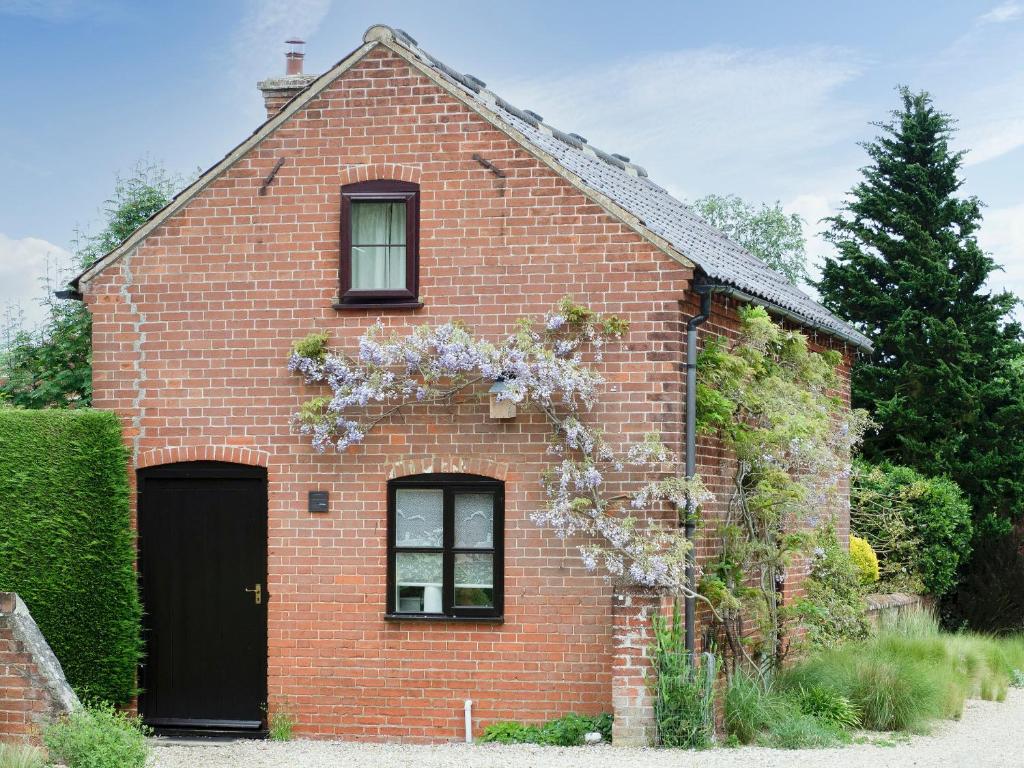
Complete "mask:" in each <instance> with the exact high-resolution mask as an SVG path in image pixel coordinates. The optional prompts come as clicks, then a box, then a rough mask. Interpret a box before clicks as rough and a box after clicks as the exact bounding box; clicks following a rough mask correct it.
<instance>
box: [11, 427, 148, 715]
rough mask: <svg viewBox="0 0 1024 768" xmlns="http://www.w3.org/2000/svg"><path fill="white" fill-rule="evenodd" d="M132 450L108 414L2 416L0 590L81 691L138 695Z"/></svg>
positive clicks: (117, 699) (121, 699)
mask: <svg viewBox="0 0 1024 768" xmlns="http://www.w3.org/2000/svg"><path fill="white" fill-rule="evenodd" d="M126 462H127V452H126V450H125V448H124V446H123V444H122V442H121V427H120V424H119V423H118V420H117V417H116V416H115V415H114V414H112V413H104V412H99V411H91V410H86V409H80V410H44V411H31V410H16V409H4V408H0V590H2V591H13V592H17V593H18V594H20V595H21V597H22V599H23V600H24V601H25V603H26V604H27V605H28V607H29V610H30V611H31V612H32V616H33V618H34V619H35V621H36V623H37V624H38V625H39V628H40V629H41V630H42V633H43V635H44V636H45V637H46V639H47V641H48V642H49V644H50V646H51V648H53V651H54V653H55V654H56V655H57V658H58V659H59V660H60V662H61V665H62V666H63V667H64V673H65V675H66V676H67V678H68V681H69V682H70V683H71V685H72V687H73V688H74V689H75V690H76V691H77V692H78V693H79V694H84V695H87V696H88V697H91V698H95V699H102V700H105V701H110V702H112V703H115V704H123V703H125V702H127V701H128V700H129V699H130V698H131V697H132V695H133V694H134V693H135V669H136V665H137V663H138V660H139V655H140V652H141V641H140V634H139V625H140V620H141V615H142V609H141V607H140V604H139V597H138V591H137V586H136V578H135V572H134V568H133V563H134V559H135V547H134V534H133V533H132V530H131V518H130V511H129V496H128V475H127V469H126Z"/></svg>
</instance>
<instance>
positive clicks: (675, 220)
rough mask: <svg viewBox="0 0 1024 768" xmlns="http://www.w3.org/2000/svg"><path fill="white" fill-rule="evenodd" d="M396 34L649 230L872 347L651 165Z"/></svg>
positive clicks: (720, 275) (728, 277) (724, 277)
mask: <svg viewBox="0 0 1024 768" xmlns="http://www.w3.org/2000/svg"><path fill="white" fill-rule="evenodd" d="M396 40H397V42H398V44H399V45H403V46H405V47H408V48H410V50H411V52H412V53H414V54H415V55H417V57H418V58H419V59H420V60H421V61H424V62H426V63H427V64H429V65H430V66H432V67H433V69H434V70H435V71H436V72H438V73H440V74H441V75H442V76H444V77H446V78H447V79H448V80H449V81H450V82H452V83H453V84H456V85H458V86H460V87H461V88H462V89H463V90H464V91H465V92H466V94H467V95H468V96H469V97H470V98H472V99H474V100H476V101H477V102H479V103H480V105H481V106H482V107H484V108H486V109H488V110H490V111H492V112H494V113H496V114H497V115H498V117H500V118H501V119H502V120H504V121H505V122H506V123H508V124H509V125H510V126H511V127H513V128H514V129H515V130H516V131H518V132H519V133H520V134H522V135H523V136H524V137H526V139H527V140H528V141H529V142H531V143H532V144H533V145H534V146H536V147H537V148H538V149H540V150H541V151H542V152H544V153H545V154H547V155H549V156H551V157H552V158H554V159H555V160H556V161H557V162H558V163H560V164H561V165H562V166H563V167H564V168H565V169H566V170H568V171H570V172H571V173H573V174H575V175H576V176H578V177H579V178H580V179H581V180H582V181H583V182H584V183H585V184H586V185H587V186H589V187H591V188H592V189H594V190H595V191H597V192H600V193H601V194H603V195H605V196H606V197H608V198H610V199H611V200H613V201H614V202H615V203H616V204H618V205H619V206H621V207H622V208H623V209H625V210H626V211H628V212H629V213H631V214H632V215H633V216H635V217H636V218H638V219H639V220H640V221H641V222H643V224H644V226H646V228H647V229H648V230H650V231H651V232H653V233H654V234H656V235H658V236H659V237H661V238H663V239H664V240H666V241H667V242H669V243H670V244H671V245H672V246H673V247H674V248H675V249H676V250H677V251H679V252H680V253H681V254H683V255H684V256H685V257H686V258H688V259H690V260H691V261H692V262H693V263H694V264H696V265H697V266H698V267H699V268H700V269H701V270H702V271H703V272H704V273H705V274H706V275H707V276H708V277H709V278H711V279H712V280H715V281H720V282H722V283H726V284H728V285H731V286H734V287H735V288H737V289H739V290H740V291H742V292H744V293H747V294H750V295H751V296H755V297H757V298H760V299H762V300H765V301H767V302H769V303H770V304H774V305H776V306H778V307H780V308H782V309H783V310H786V311H788V312H790V313H792V314H793V315H796V316H797V317H799V318H801V319H802V320H804V321H805V322H806V323H807V324H808V325H810V326H812V327H814V328H818V329H820V330H822V331H824V332H826V333H829V334H831V335H834V336H837V337H839V338H841V339H843V340H846V341H850V342H851V343H853V344H854V345H856V346H858V347H862V348H864V349H870V348H871V342H870V341H869V340H868V339H867V337H865V336H864V335H863V334H861V333H860V332H858V331H857V330H856V329H855V328H853V327H852V326H850V325H849V324H848V323H845V322H843V321H842V320H840V319H839V318H838V317H836V316H835V315H833V314H832V313H831V312H829V311H828V310H827V309H825V308H824V307H823V306H821V305H820V304H818V303H817V302H816V301H814V299H812V298H811V297H810V296H808V295H807V294H806V293H804V291H802V290H801V289H800V288H798V287H797V286H795V285H793V284H792V283H791V282H790V281H789V280H788V279H787V278H786V277H785V276H784V275H782V274H781V273H779V272H777V271H775V270H773V269H772V268H770V267H769V266H768V265H766V264H765V263H764V262H763V261H761V260H760V259H758V258H757V257H756V256H754V255H753V254H751V253H750V252H748V251H747V250H745V249H744V248H743V247H741V246H740V245H738V244H737V243H735V242H733V241H732V240H730V239H729V238H728V237H727V236H726V235H725V234H723V233H722V232H720V231H719V230H717V229H715V228H714V227H712V226H711V225H710V224H708V223H707V222H706V221H704V220H703V219H702V218H701V217H700V216H698V215H697V214H696V213H694V211H693V210H692V209H691V208H689V207H688V206H686V205H685V204H684V203H682V202H680V201H679V200H677V199H676V198H674V197H672V195H670V194H669V193H668V192H667V191H665V190H664V189H663V188H662V187H660V186H658V185H657V184H655V183H654V182H653V181H651V180H649V179H648V178H646V176H647V172H646V171H645V170H644V169H643V168H641V167H640V166H638V165H636V164H634V163H631V162H629V159H628V158H626V157H625V156H624V155H617V154H614V155H613V154H609V153H606V152H603V151H601V150H599V149H597V148H595V147H591V146H590V145H589V144H588V143H587V140H586V139H585V138H583V137H582V136H581V135H579V134H578V133H569V132H564V131H560V130H558V129H556V128H553V127H552V126H544V125H543V123H542V122H541V117H540V115H537V114H536V113H535V112H530V111H529V110H521V109H518V108H516V107H513V106H512V105H510V104H509V103H508V102H506V101H505V100H504V99H500V98H494V96H493V95H490V98H488V97H487V94H481V92H480V90H479V89H478V88H476V87H475V86H476V85H477V84H478V83H480V81H479V80H478V79H477V78H474V77H472V76H466V75H462V74H460V73H458V72H456V71H455V70H454V69H452V68H451V67H449V66H448V65H446V64H444V63H443V62H441V61H439V60H438V59H437V58H435V57H434V56H433V55H431V54H429V53H427V52H426V51H424V50H423V48H421V47H418V46H409V45H408V44H407V43H406V42H405V41H404V40H403V37H402V36H397V37H396ZM545 128H546V129H547V130H545Z"/></svg>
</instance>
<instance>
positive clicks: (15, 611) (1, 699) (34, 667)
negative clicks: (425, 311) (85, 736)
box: [0, 592, 80, 742]
mask: <svg viewBox="0 0 1024 768" xmlns="http://www.w3.org/2000/svg"><path fill="white" fill-rule="evenodd" d="M78 706H80V704H79V702H78V697H77V696H75V693H74V691H72V690H71V686H69V685H68V683H67V680H65V679H64V671H63V670H62V669H61V666H60V662H59V661H57V657H56V656H54V655H53V651H51V650H50V646H49V645H47V643H46V640H45V639H44V638H43V635H42V633H40V631H39V627H37V626H36V623H35V621H33V620H32V616H31V614H29V611H28V608H27V607H26V606H25V603H23V602H22V601H21V599H20V598H19V597H18V596H17V595H16V594H14V593H13V592H0V741H26V742H33V741H38V738H39V733H40V729H41V728H42V726H43V725H45V724H46V723H47V722H49V721H51V720H53V719H54V718H57V717H60V716H61V715H63V714H66V713H68V712H70V711H71V710H72V709H74V708H76V707H78Z"/></svg>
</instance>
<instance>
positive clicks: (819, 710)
mask: <svg viewBox="0 0 1024 768" xmlns="http://www.w3.org/2000/svg"><path fill="white" fill-rule="evenodd" d="M793 699H794V701H796V703H797V706H798V707H799V708H800V711H801V712H802V713H803V714H805V715H810V716H811V717H815V718H817V719H818V720H821V721H823V722H825V723H828V724H830V725H833V726H835V727H837V728H843V729H846V728H856V727H857V726H858V725H859V724H860V709H859V708H858V707H857V705H856V704H854V703H853V702H852V701H850V700H849V699H848V698H846V697H845V696H843V695H842V694H840V693H836V692H835V691H834V690H832V689H831V688H825V687H824V686H820V685H811V686H808V687H806V688H805V687H803V686H799V687H798V688H797V690H796V693H795V694H794V696H793Z"/></svg>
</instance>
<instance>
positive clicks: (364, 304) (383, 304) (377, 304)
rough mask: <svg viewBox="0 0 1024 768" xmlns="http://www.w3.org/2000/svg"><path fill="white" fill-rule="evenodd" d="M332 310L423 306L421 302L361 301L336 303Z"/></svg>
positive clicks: (417, 307) (415, 307) (378, 309)
mask: <svg viewBox="0 0 1024 768" xmlns="http://www.w3.org/2000/svg"><path fill="white" fill-rule="evenodd" d="M331 306H332V307H334V309H337V310H340V311H353V310H358V309H375V310H377V311H380V310H382V309H420V308H421V307H422V306H423V302H422V301H361V302H358V303H357V302H352V303H351V304H345V303H342V302H336V303H335V304H332V305H331Z"/></svg>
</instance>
